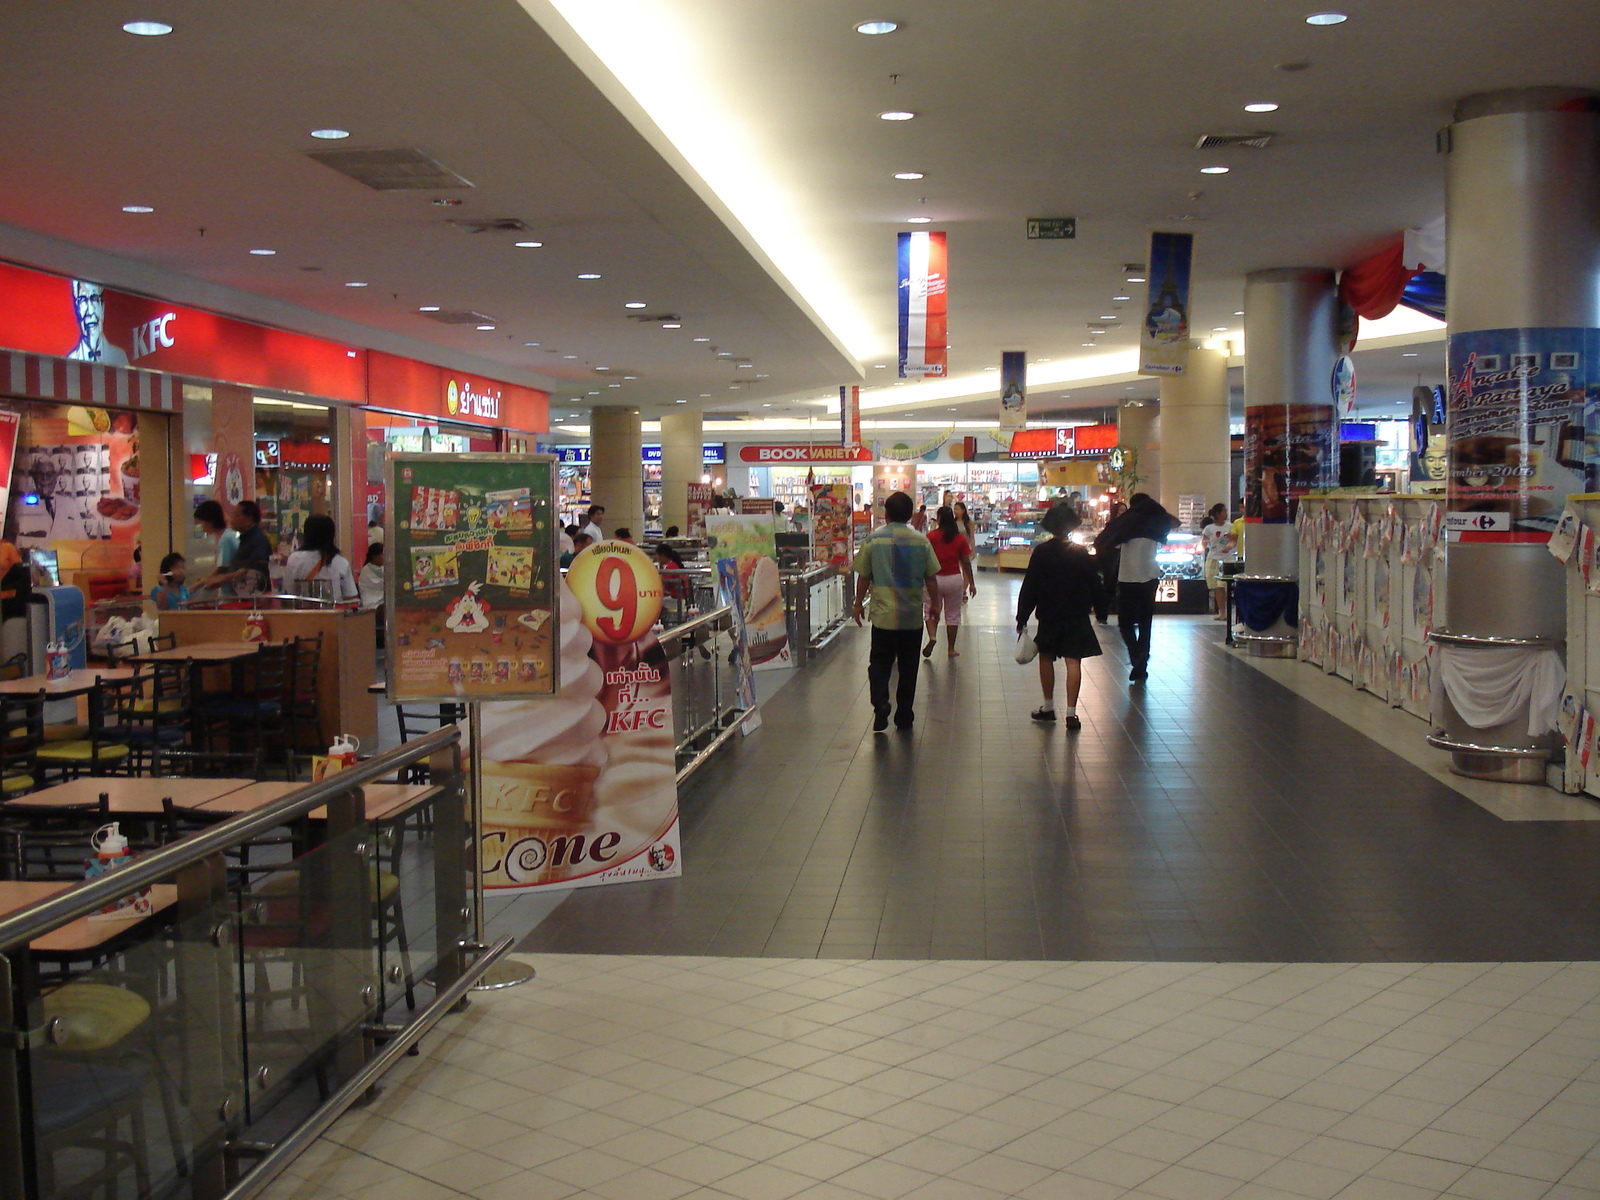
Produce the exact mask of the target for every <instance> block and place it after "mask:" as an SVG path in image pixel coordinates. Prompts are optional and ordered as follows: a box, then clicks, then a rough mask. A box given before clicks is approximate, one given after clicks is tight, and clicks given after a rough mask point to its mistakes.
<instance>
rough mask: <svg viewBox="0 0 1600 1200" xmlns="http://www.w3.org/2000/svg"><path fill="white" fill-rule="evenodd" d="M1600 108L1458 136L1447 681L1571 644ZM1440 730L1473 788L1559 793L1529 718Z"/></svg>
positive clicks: (1599, 229) (1436, 739)
mask: <svg viewBox="0 0 1600 1200" xmlns="http://www.w3.org/2000/svg"><path fill="white" fill-rule="evenodd" d="M1596 106H1597V97H1596V96H1595V94H1594V93H1591V92H1584V91H1579V90H1576V89H1570V88H1527V89H1520V90H1516V91H1507V92H1495V93H1488V94H1484V95H1478V96H1469V97H1467V98H1466V99H1464V100H1462V101H1460V102H1459V103H1458V104H1457V105H1456V112H1455V123H1454V124H1453V125H1451V127H1450V130H1449V138H1450V155H1449V159H1448V176H1447V195H1446V213H1447V215H1448V218H1449V228H1450V248H1449V252H1450V264H1449V265H1450V270H1449V279H1450V290H1449V309H1448V319H1449V345H1448V349H1447V359H1448V364H1449V379H1450V382H1449V403H1448V407H1447V424H1446V442H1447V444H1448V449H1449V458H1448V467H1447V471H1448V493H1447V495H1448V500H1447V508H1446V511H1447V512H1448V513H1449V514H1451V516H1450V518H1449V523H1450V524H1452V525H1454V526H1456V528H1455V529H1453V530H1452V531H1451V533H1450V541H1449V543H1448V546H1447V549H1446V559H1445V604H1444V612H1443V616H1442V618H1441V621H1440V629H1439V630H1438V631H1436V632H1435V635H1434V637H1435V641H1436V642H1438V643H1439V648H1438V651H1437V652H1436V655H1435V662H1434V669H1435V670H1444V671H1447V672H1449V674H1448V675H1447V679H1450V678H1452V677H1455V678H1459V677H1460V672H1461V670H1462V668H1463V667H1465V668H1466V669H1467V670H1469V671H1470V670H1471V668H1472V667H1473V666H1474V665H1476V664H1482V663H1486V662H1506V660H1508V659H1519V658H1523V657H1524V656H1535V655H1548V654H1551V653H1559V652H1560V651H1561V649H1562V644H1563V641H1564V639H1565V637H1566V606H1565V578H1564V575H1563V568H1562V565H1561V564H1560V563H1559V562H1557V561H1556V560H1555V559H1554V558H1552V557H1551V556H1550V555H1549V554H1548V553H1547V552H1546V549H1545V545H1544V543H1545V542H1547V541H1548V540H1549V536H1550V531H1551V529H1552V527H1553V525H1554V523H1555V521H1556V519H1557V518H1558V517H1559V516H1560V514H1561V510H1562V508H1563V507H1564V506H1565V503H1566V497H1567V496H1568V495H1569V494H1572V493H1576V492H1590V491H1594V490H1595V488H1596V486H1597V483H1600V480H1597V474H1596V463H1595V458H1594V455H1593V452H1592V451H1591V450H1590V449H1588V448H1587V446H1586V445H1585V437H1584V430H1585V423H1586V422H1585V416H1586V413H1585V408H1586V404H1585V399H1584V397H1585V392H1586V390H1587V385H1588V384H1589V381H1591V380H1593V379H1595V378H1596V367H1595V361H1594V360H1595V355H1596V352H1597V349H1600V344H1597V334H1596V332H1595V331H1596V329H1597V328H1600V116H1597V113H1596ZM1513 648H1515V649H1520V650H1521V651H1522V652H1523V654H1522V655H1509V654H1508V653H1507V651H1508V650H1511V649H1513ZM1491 655H1493V656H1495V657H1494V658H1490V657H1489V656H1491ZM1446 660H1449V661H1448V662H1447V661H1446ZM1480 669H1481V668H1480ZM1497 669H1498V668H1497ZM1504 669H1507V670H1515V669H1518V668H1517V667H1516V666H1515V665H1514V664H1510V663H1507V665H1506V666H1505V668H1504ZM1435 720H1436V722H1437V723H1438V724H1439V725H1440V726H1441V728H1440V730H1439V731H1438V732H1437V733H1435V735H1434V736H1433V737H1432V738H1430V739H1429V740H1430V741H1432V742H1433V743H1434V744H1435V745H1437V746H1441V747H1443V748H1445V749H1448V750H1450V751H1451V757H1452V763H1451V766H1452V769H1453V770H1455V771H1457V772H1458V773H1460V774H1464V775H1471V776H1475V777H1478V778H1486V779H1498V780H1510V781H1521V782H1536V781H1542V780H1543V779H1544V773H1545V764H1546V761H1547V759H1548V757H1549V751H1550V748H1551V746H1552V744H1553V735H1552V734H1550V733H1538V734H1530V733H1529V732H1528V721H1527V714H1526V712H1522V713H1519V714H1517V715H1516V716H1515V717H1513V718H1512V719H1511V720H1510V721H1507V722H1503V723H1501V724H1498V725H1491V726H1482V725H1474V724H1472V723H1471V721H1469V720H1468V718H1467V715H1466V714H1463V713H1462V712H1461V711H1460V710H1459V709H1458V707H1457V705H1456V704H1455V703H1453V702H1452V701H1451V699H1450V697H1449V695H1448V694H1446V696H1445V697H1444V698H1443V700H1442V701H1441V711H1440V712H1437V713H1435Z"/></svg>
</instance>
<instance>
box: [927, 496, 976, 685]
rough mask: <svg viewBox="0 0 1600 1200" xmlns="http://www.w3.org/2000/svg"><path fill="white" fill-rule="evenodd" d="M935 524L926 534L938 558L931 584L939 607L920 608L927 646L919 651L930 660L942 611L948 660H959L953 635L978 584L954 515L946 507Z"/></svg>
mask: <svg viewBox="0 0 1600 1200" xmlns="http://www.w3.org/2000/svg"><path fill="white" fill-rule="evenodd" d="M936 520H937V525H936V527H935V528H933V529H931V530H929V531H928V541H930V542H932V543H933V553H934V554H935V555H936V556H937V557H938V559H939V574H938V575H937V576H936V577H935V578H934V583H935V584H936V585H937V587H938V589H939V608H937V609H936V608H934V606H933V604H932V603H931V602H930V603H927V604H924V605H923V620H924V621H925V622H926V623H927V626H928V644H927V645H926V646H924V647H923V648H922V657H923V658H931V657H933V648H934V647H935V646H937V645H938V644H939V611H940V609H942V610H943V611H944V637H945V647H946V649H947V650H948V651H949V657H951V658H959V657H961V651H959V650H957V649H956V633H957V631H958V630H960V628H961V606H962V602H963V601H964V600H965V599H966V597H968V596H975V595H977V592H978V585H977V584H976V583H974V582H973V579H972V543H971V542H969V541H967V539H966V536H965V535H964V534H963V533H962V532H961V527H960V526H959V525H957V524H956V516H955V513H953V512H952V511H951V510H950V509H949V508H948V507H945V508H941V509H940V510H939V512H938V514H937V516H936Z"/></svg>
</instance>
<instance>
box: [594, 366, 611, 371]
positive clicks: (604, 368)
mask: <svg viewBox="0 0 1600 1200" xmlns="http://www.w3.org/2000/svg"><path fill="white" fill-rule="evenodd" d="M595 370H596V371H609V370H611V368H610V367H596V368H595Z"/></svg>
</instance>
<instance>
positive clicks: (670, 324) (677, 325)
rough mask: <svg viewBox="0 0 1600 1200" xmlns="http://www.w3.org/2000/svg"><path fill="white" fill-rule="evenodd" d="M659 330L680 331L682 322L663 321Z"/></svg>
mask: <svg viewBox="0 0 1600 1200" xmlns="http://www.w3.org/2000/svg"><path fill="white" fill-rule="evenodd" d="M661 328H663V329H682V328H683V322H682V321H663V322H661Z"/></svg>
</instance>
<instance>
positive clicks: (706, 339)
mask: <svg viewBox="0 0 1600 1200" xmlns="http://www.w3.org/2000/svg"><path fill="white" fill-rule="evenodd" d="M694 340H695V341H697V342H709V341H710V340H711V339H710V338H695V339H694Z"/></svg>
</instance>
